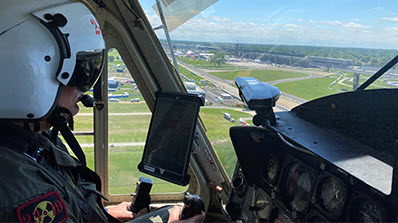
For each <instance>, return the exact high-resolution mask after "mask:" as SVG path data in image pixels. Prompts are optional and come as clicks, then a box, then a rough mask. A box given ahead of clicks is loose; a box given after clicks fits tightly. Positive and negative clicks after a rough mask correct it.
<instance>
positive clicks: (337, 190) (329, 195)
mask: <svg viewBox="0 0 398 223" xmlns="http://www.w3.org/2000/svg"><path fill="white" fill-rule="evenodd" d="M346 194H347V190H346V187H345V185H344V184H343V183H341V182H340V181H339V180H338V179H337V178H335V177H327V178H326V179H325V180H324V181H323V182H322V184H321V196H320V198H321V199H322V201H323V202H322V204H323V206H324V207H325V209H326V210H327V211H329V212H331V213H333V214H334V215H340V214H341V211H342V210H343V207H344V202H345V197H346Z"/></svg>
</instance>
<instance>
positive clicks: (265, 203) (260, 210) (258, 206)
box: [253, 189, 271, 219]
mask: <svg viewBox="0 0 398 223" xmlns="http://www.w3.org/2000/svg"><path fill="white" fill-rule="evenodd" d="M270 203H271V197H270V196H268V195H267V194H266V193H265V192H264V191H263V190H262V189H258V190H257V191H256V199H255V203H254V207H253V210H254V213H255V214H256V215H257V216H258V217H259V218H260V219H268V217H269V214H270V211H271V208H270Z"/></svg>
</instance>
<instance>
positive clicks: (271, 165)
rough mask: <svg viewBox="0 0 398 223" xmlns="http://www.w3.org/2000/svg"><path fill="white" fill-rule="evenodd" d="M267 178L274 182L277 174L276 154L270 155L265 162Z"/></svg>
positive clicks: (277, 161) (277, 160) (277, 162)
mask: <svg viewBox="0 0 398 223" xmlns="http://www.w3.org/2000/svg"><path fill="white" fill-rule="evenodd" d="M266 168H267V175H266V178H267V180H269V181H271V182H274V181H275V179H276V176H277V174H278V169H279V159H278V157H277V156H276V155H272V156H271V157H270V158H269V159H268V162H267V167H266Z"/></svg>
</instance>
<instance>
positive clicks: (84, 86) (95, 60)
mask: <svg viewBox="0 0 398 223" xmlns="http://www.w3.org/2000/svg"><path fill="white" fill-rule="evenodd" d="M104 55H105V51H104V50H98V51H93V50H90V51H83V52H78V53H77V55H76V66H75V70H74V71H73V75H72V77H71V79H70V81H69V83H68V85H69V86H71V87H76V88H77V89H79V90H80V91H82V92H86V91H88V90H90V89H91V88H92V87H93V86H94V84H95V83H96V82H97V80H98V78H99V76H100V74H101V72H102V69H103V67H104Z"/></svg>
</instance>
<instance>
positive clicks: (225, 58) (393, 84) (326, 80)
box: [0, 0, 398, 223]
mask: <svg viewBox="0 0 398 223" xmlns="http://www.w3.org/2000/svg"><path fill="white" fill-rule="evenodd" d="M77 1H79V2H82V3H83V4H84V5H86V6H87V8H89V9H90V11H91V12H92V13H93V14H94V16H95V17H96V19H97V21H98V25H99V27H101V30H98V32H101V33H102V34H103V37H104V41H105V44H106V49H105V50H104V52H105V58H107V60H105V61H104V63H105V69H104V72H103V73H102V75H101V76H100V77H99V81H98V82H97V83H96V84H95V86H94V87H93V89H91V90H90V91H89V92H88V94H89V95H91V96H92V98H91V97H88V98H87V101H85V102H87V104H90V105H92V106H93V107H92V108H91V107H90V108H88V107H89V106H87V107H85V106H83V105H81V106H80V112H79V114H77V115H76V116H75V118H74V120H75V130H74V132H73V133H74V135H75V136H76V138H77V140H78V141H79V143H80V145H81V147H82V149H83V151H84V153H85V154H86V158H87V166H88V167H89V168H91V169H92V170H94V171H95V172H96V173H97V174H98V175H99V176H100V177H101V181H102V189H101V193H102V194H103V195H104V196H105V197H107V200H106V201H104V202H103V203H104V206H108V207H109V206H112V205H115V204H118V203H120V202H123V201H129V202H130V201H133V203H134V202H136V201H137V200H141V201H143V202H144V203H143V204H141V205H140V210H138V211H137V212H139V214H142V215H143V214H145V213H147V212H150V211H152V210H155V209H157V208H159V207H162V206H165V205H169V204H175V203H179V204H183V203H184V201H185V200H186V199H187V193H186V192H188V193H189V194H191V195H192V196H191V197H190V198H189V199H200V200H201V203H200V205H199V206H200V208H201V210H205V213H206V218H205V222H240V223H242V222H396V221H398V214H397V213H398V191H397V190H398V175H397V170H398V153H397V151H398V141H397V140H398V118H397V117H396V116H395V115H396V111H397V110H398V101H397V100H396V99H397V98H398V65H397V63H398V56H397V55H398V45H397V41H396V40H397V39H398V25H397V22H398V15H397V9H398V8H397V6H396V2H395V1H393V0H380V1H360V0H354V1H349V2H347V1H345V0H333V1H312V0H304V1H296V0H289V1H264V0H263V1H237V0H228V1H227V0H77ZM21 7H22V6H21ZM92 25H93V26H95V29H97V24H96V23H95V24H94V23H92ZM0 35H1V33H0ZM188 85H189V86H193V88H192V89H197V91H191V93H189V89H188V90H187V89H186V87H185V86H188ZM195 92H199V93H197V95H195V94H196V93H195ZM94 100H95V102H94ZM148 178H149V179H148ZM136 182H138V184H136ZM134 190H135V191H136V192H137V193H136V194H133V193H132V192H134ZM202 204H203V205H202ZM145 207H146V208H145Z"/></svg>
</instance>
